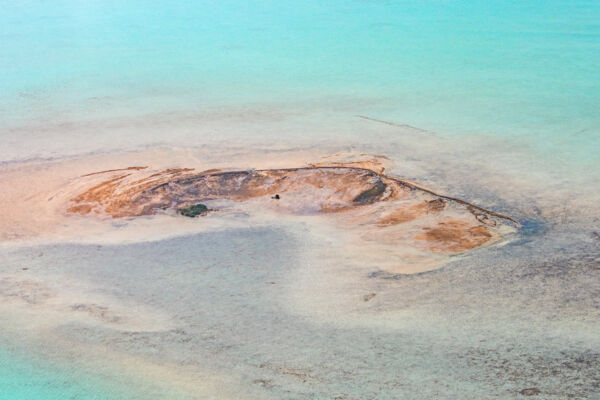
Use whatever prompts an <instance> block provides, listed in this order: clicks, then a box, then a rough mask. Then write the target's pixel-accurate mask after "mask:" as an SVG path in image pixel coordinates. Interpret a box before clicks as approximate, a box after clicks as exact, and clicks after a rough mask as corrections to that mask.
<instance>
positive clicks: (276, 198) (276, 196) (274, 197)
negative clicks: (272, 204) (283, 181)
mask: <svg viewBox="0 0 600 400" xmlns="http://www.w3.org/2000/svg"><path fill="white" fill-rule="evenodd" d="M271 198H272V199H275V200H279V199H280V198H281V197H279V195H278V194H276V195H275V196H273V197H271Z"/></svg>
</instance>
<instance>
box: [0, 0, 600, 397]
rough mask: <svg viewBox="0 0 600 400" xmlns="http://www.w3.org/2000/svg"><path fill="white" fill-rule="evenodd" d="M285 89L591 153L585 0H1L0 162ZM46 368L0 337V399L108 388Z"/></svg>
mask: <svg viewBox="0 0 600 400" xmlns="http://www.w3.org/2000/svg"><path fill="white" fill-rule="evenodd" d="M297 104H300V105H302V107H304V108H305V109H306V108H307V107H308V109H309V111H308V112H307V115H306V116H304V117H303V118H307V119H309V118H311V117H312V116H313V115H314V114H318V113H319V112H322V110H312V109H310V107H309V106H306V104H316V105H315V108H320V107H321V106H322V105H323V104H325V105H327V107H330V108H331V109H333V110H337V111H335V112H336V113H341V112H343V113H347V114H348V115H350V116H353V115H356V114H361V115H362V114H367V115H368V116H370V117H372V118H377V119H382V120H389V121H395V122H399V123H405V124H410V125H413V126H417V127H420V128H424V129H427V130H433V131H436V132H437V133H439V134H440V135H445V136H448V137H461V136H465V137H467V136H468V137H471V136H472V135H488V136H491V137H498V138H504V139H508V140H514V141H515V143H517V142H518V143H521V142H523V143H527V144H528V145H531V146H533V148H534V149H536V151H540V153H542V154H546V155H551V156H552V157H555V158H557V159H561V160H567V161H568V163H570V164H573V165H579V164H581V163H584V164H586V165H589V164H592V165H594V166H597V165H598V164H597V163H598V162H599V161H600V158H599V154H600V152H599V151H598V149H600V112H599V110H600V2H598V1H596V0H590V1H578V0H574V1H568V0H560V1H558V0H550V1H544V2H540V1H532V0H523V1H501V2H490V1H488V0H485V1H481V0H472V1H443V0H440V1H376V0H373V1H339V0H332V1H296V0H290V1H246V2H239V1H230V0H218V1H217V0H215V1H191V0H184V1H177V2H174V1H163V0H157V1H153V2H142V1H136V0H131V1H127V2H123V1H110V0H103V1H94V0H87V1H74V0H71V1H69V0H65V1H27V0H23V1H15V2H8V1H5V2H3V4H2V11H1V12H0V140H2V142H3V145H2V146H0V162H1V161H6V160H15V159H26V158H29V157H34V156H42V157H43V156H48V155H53V154H55V153H56V152H59V151H61V149H65V148H66V149H68V148H69V147H68V145H65V143H64V142H61V138H62V137H63V136H62V135H65V132H66V130H67V131H68V129H69V127H70V126H72V124H75V125H73V126H77V123H82V122H83V123H86V124H91V126H92V127H93V126H94V124H101V122H102V121H109V122H110V123H111V124H116V125H118V124H119V123H120V122H119V121H122V119H123V118H133V119H135V118H144V117H145V116H147V115H152V114H154V113H160V114H161V115H167V116H169V115H171V116H172V118H173V119H176V118H177V117H178V115H180V113H187V112H197V111H199V110H203V109H205V108H211V107H215V106H219V107H222V108H224V109H225V110H227V109H229V108H230V109H233V110H239V109H248V110H253V109H255V108H259V109H264V108H265V107H266V108H267V109H269V108H272V109H275V110H277V109H279V108H281V109H286V110H289V109H290V108H292V109H293V108H294V106H295V105H297ZM336 105H338V106H336ZM339 110H342V111H339ZM167 118H168V117H167ZM323 121H324V123H325V124H328V123H329V124H335V121H337V120H336V119H335V118H332V119H331V121H329V120H328V119H327V118H324V119H323ZM111 126H112V125H111ZM194 128H195V127H194ZM77 132H78V133H77V134H78V135H80V134H81V135H89V136H84V137H80V138H78V140H80V141H81V142H82V144H81V145H80V146H79V147H77V151H79V152H82V153H83V152H85V151H94V150H96V149H97V148H99V147H102V146H104V144H105V142H107V141H111V140H112V142H113V144H114V145H115V146H117V147H118V145H120V144H121V142H120V141H119V140H116V141H115V140H114V137H112V136H109V134H106V139H105V140H104V141H103V140H100V139H98V138H97V136H98V135H100V136H102V135H104V133H103V132H104V131H102V130H96V129H90V130H85V131H81V132H83V133H79V131H77ZM67 133H68V132H67ZM239 134H240V135H244V131H240V132H239ZM285 134H286V132H285V131H283V132H282V135H283V138H284V139H289V140H290V141H293V140H296V139H298V137H296V136H294V135H297V133H290V135H291V136H290V137H289V138H286V137H285ZM317 134H318V133H317ZM136 135H137V136H136V139H135V140H134V141H133V142H134V144H136V145H143V144H145V143H146V140H147V139H146V138H145V136H144V133H143V132H138V133H136ZM342 135H343V134H342ZM342 138H343V136H342ZM161 139H163V140H164V141H168V140H169V136H168V135H167V134H166V133H165V136H164V137H162V138H161ZM122 140H123V143H124V142H125V139H122ZM365 141H368V139H365ZM199 143H201V142H199ZM127 144H128V145H129V144H131V140H129V139H128V140H127ZM53 368H54V367H52V366H48V365H40V364H39V363H36V362H33V361H28V360H26V359H22V358H19V357H15V356H14V355H11V354H9V353H8V352H5V351H3V350H2V348H0V399H59V398H60V399H64V398H78V399H96V398H103V399H105V398H113V397H110V396H112V395H111V394H110V393H109V392H108V391H107V389H106V388H104V387H103V388H100V386H99V385H97V384H96V383H95V382H91V383H88V382H86V381H82V380H79V379H77V378H76V377H75V375H69V373H66V372H64V371H62V372H61V370H60V369H53ZM65 374H66V375H65ZM90 379H91V378H90ZM98 379H99V381H102V379H101V378H98Z"/></svg>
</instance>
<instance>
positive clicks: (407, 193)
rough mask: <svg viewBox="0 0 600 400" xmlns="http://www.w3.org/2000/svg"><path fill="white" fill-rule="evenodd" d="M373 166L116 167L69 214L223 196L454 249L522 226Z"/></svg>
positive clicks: (116, 213) (152, 208)
mask: <svg viewBox="0 0 600 400" xmlns="http://www.w3.org/2000/svg"><path fill="white" fill-rule="evenodd" d="M368 166H369V165H368V163H367V164H366V163H364V162H363V163H359V164H353V163H348V164H342V163H334V164H332V165H323V164H318V165H311V166H309V167H303V168H282V169H268V170H246V171H221V170H208V171H203V172H194V171H193V170H192V169H185V168H179V169H167V170H163V171H152V170H150V169H149V168H145V167H130V168H125V169H115V170H109V171H104V172H102V173H99V174H87V175H85V176H84V177H82V179H91V180H92V179H93V180H98V179H99V177H101V178H102V180H101V181H100V182H97V181H96V182H93V183H92V182H90V185H89V188H88V189H87V190H85V191H83V193H81V194H79V195H77V196H75V197H74V198H72V200H71V204H70V205H69V206H68V208H67V211H68V212H69V213H78V214H82V215H86V214H97V215H106V216H110V217H113V218H123V217H136V216H142V215H152V214H156V213H159V212H162V211H164V210H169V209H175V210H182V209H186V208H188V207H190V206H193V205H196V204H199V203H205V202H210V201H215V200H231V201H234V202H238V203H245V202H252V204H253V207H254V209H257V208H258V209H260V208H261V207H262V208H264V209H265V210H267V209H268V210H275V211H277V212H284V213H288V214H297V215H321V216H322V217H326V218H329V219H332V220H334V222H335V221H336V220H338V221H339V222H340V223H341V224H342V225H345V226H346V227H347V226H350V225H352V226H355V227H357V229H363V230H364V231H369V232H375V233H374V234H373V235H372V236H373V238H375V240H376V239H377V237H381V236H384V237H385V238H386V241H387V242H390V241H392V242H394V241H404V242H407V243H409V244H412V245H413V246H414V247H415V248H418V249H421V250H424V251H431V252H439V253H447V254H452V253H460V252H464V251H467V250H471V249H474V248H477V247H480V246H482V245H485V244H488V243H491V242H493V241H495V240H497V239H498V238H499V237H501V232H502V229H503V227H507V226H514V225H515V224H516V221H514V220H512V219H510V218H509V217H505V216H503V215H500V214H496V213H494V212H491V211H488V210H485V209H483V208H480V207H478V206H475V205H473V204H469V203H467V202H464V201H462V200H459V199H454V198H451V197H447V196H441V195H437V194H436V193H434V192H432V191H430V190H427V189H424V188H421V187H419V186H417V185H415V184H414V183H411V182H407V181H403V180H401V179H396V178H392V177H389V176H386V175H384V174H383V173H382V168H379V167H376V168H373V169H369V168H367V167H368ZM273 199H277V200H273ZM211 208H213V207H211ZM222 211H227V210H222ZM340 213H343V214H344V216H343V217H342V216H340ZM361 227H363V228H361ZM371 229H375V230H376V231H370V230H371Z"/></svg>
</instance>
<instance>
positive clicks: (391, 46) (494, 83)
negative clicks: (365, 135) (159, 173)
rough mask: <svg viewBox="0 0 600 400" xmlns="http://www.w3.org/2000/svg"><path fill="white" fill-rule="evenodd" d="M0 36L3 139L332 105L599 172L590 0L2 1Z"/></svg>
mask: <svg viewBox="0 0 600 400" xmlns="http://www.w3.org/2000/svg"><path fill="white" fill-rule="evenodd" d="M0 36H1V37H2V40H0V114H1V115H2V118H1V122H0V129H3V131H4V132H5V133H4V134H5V135H9V134H10V129H14V128H15V127H22V126H27V125H28V124H42V125H46V124H51V123H56V124H61V123H63V124H67V125H66V126H68V123H69V122H70V121H73V120H80V119H84V120H86V119H89V120H94V121H97V120H98V119H103V118H114V117H115V116H128V117H131V116H135V115H147V114H148V113H152V112H172V111H177V110H179V111H180V110H183V109H190V110H199V109H202V108H203V107H206V106H211V105H222V106H226V107H227V106H230V107H240V106H241V107H250V108H252V107H253V106H255V105H257V104H261V105H264V104H266V105H272V106H273V107H276V105H277V104H280V103H286V102H291V103H295V102H297V103H301V102H303V101H314V100H315V99H333V100H331V102H333V103H335V102H340V103H343V102H349V103H350V104H353V105H356V104H363V105H364V104H370V106H368V107H362V108H361V106H354V107H353V108H352V109H351V110H348V113H350V115H352V113H361V112H368V113H369V116H371V117H374V118H380V119H384V120H392V121H398V122H401V123H406V124H410V125H413V126H418V127H421V128H425V129H430V130H435V131H436V132H438V133H440V134H444V135H454V136H456V135H458V136H460V135H464V134H469V135H471V134H486V135H491V136H492V137H502V138H506V137H508V138H509V139H513V140H515V141H520V142H523V143H526V144H528V145H533V146H534V148H537V149H539V150H542V151H543V152H545V153H547V154H551V155H553V156H555V157H561V158H565V159H567V160H570V161H573V162H576V163H580V162H588V161H598V156H597V151H595V150H596V149H597V148H598V146H599V145H600V113H598V110H599V109H600V96H599V95H598V93H600V3H599V2H597V1H594V0H575V1H567V0H549V1H543V2H539V1H533V0H524V1H501V2H489V1H483V0H474V1H347V0H346V1H341V0H332V1H326V2H323V1H296V0H290V1H285V2H281V1H268V0H261V1H248V2H238V1H230V0H222V1H207V0H204V1H189V0H187V1H186V0H184V1H178V2H171V1H162V0H159V1H154V2H152V4H149V3H147V2H141V1H136V0H134V1H128V2H121V1H110V0H109V1H85V2H80V1H69V0H66V1H41V2H39V1H19V2H9V3H7V4H5V5H4V6H3V11H2V13H0ZM345 106H347V105H345ZM325 123H326V121H325ZM6 132H9V133H8V134H7V133H6ZM20 132H21V131H19V134H20ZM0 134H2V133H1V132H0ZM9 139H10V140H16V139H14V137H13V136H9ZM290 139H293V138H290ZM32 146H33V147H35V143H33V144H32ZM1 156H2V157H1V159H4V160H6V159H9V158H10V159H13V158H18V157H19V156H20V155H18V154H4V153H2V154H1ZM22 156H23V157H26V156H30V154H22Z"/></svg>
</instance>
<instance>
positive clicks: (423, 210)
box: [377, 199, 446, 226]
mask: <svg viewBox="0 0 600 400" xmlns="http://www.w3.org/2000/svg"><path fill="white" fill-rule="evenodd" d="M444 207H446V201H445V200H443V199H434V200H428V201H424V202H422V203H417V204H415V205H412V206H409V207H405V208H401V209H399V210H396V211H394V212H392V213H391V214H389V215H387V216H385V217H383V218H381V219H380V220H379V221H378V222H377V225H378V226H389V225H397V224H403V223H405V222H410V221H413V220H415V219H417V218H419V217H422V216H424V215H427V214H436V213H439V212H441V211H442V210H443V209H444Z"/></svg>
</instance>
